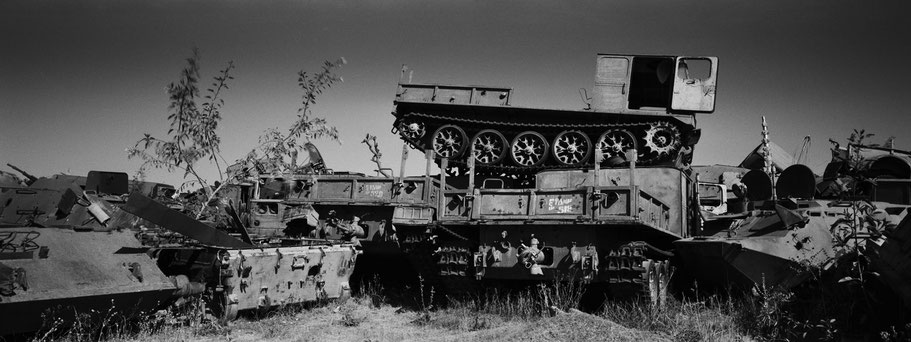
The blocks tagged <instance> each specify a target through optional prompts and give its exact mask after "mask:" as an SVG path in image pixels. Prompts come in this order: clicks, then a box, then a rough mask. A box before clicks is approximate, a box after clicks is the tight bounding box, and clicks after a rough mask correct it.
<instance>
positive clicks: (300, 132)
mask: <svg viewBox="0 0 911 342" xmlns="http://www.w3.org/2000/svg"><path fill="white" fill-rule="evenodd" d="M345 63H346V61H345V58H339V59H338V60H336V61H334V62H330V61H325V62H324V63H323V66H322V70H320V71H319V72H317V73H315V74H313V73H307V72H306V71H303V70H302V71H299V72H298V77H297V84H298V86H300V87H301V89H302V90H303V91H304V94H303V96H302V97H301V99H302V100H301V106H300V108H298V110H297V119H296V120H295V121H294V122H293V123H292V125H291V126H290V127H289V128H288V130H287V132H283V131H284V130H282V129H280V128H278V127H275V128H270V129H268V130H266V131H265V132H264V133H263V135H261V136H260V138H259V143H260V145H259V146H258V147H257V148H255V149H253V150H252V151H250V153H248V154H247V156H246V158H244V160H241V161H240V162H242V163H243V164H245V165H248V166H252V168H253V169H255V170H256V171H257V172H258V173H285V172H291V173H299V172H321V171H322V170H324V168H323V167H322V165H314V164H313V163H309V164H307V165H299V164H298V157H299V156H300V155H301V154H303V153H311V151H313V150H315V147H314V146H313V144H312V140H314V139H319V138H329V139H330V140H332V141H335V142H338V143H341V140H340V139H339V136H338V129H336V128H335V127H334V126H331V125H329V124H328V123H327V121H326V119H324V118H320V117H316V116H314V115H313V109H312V107H313V106H314V105H316V98H317V96H318V95H320V94H322V93H323V92H324V91H326V90H327V89H329V88H330V87H332V85H333V84H335V83H336V82H343V81H344V80H343V79H342V77H341V76H338V75H337V74H336V73H335V71H336V70H337V69H339V68H341V66H342V65H344V64H345ZM311 162H312V160H311Z"/></svg>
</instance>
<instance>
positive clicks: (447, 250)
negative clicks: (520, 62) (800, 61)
mask: <svg viewBox="0 0 911 342" xmlns="http://www.w3.org/2000/svg"><path fill="white" fill-rule="evenodd" d="M596 65H597V67H596V74H595V86H594V99H593V102H592V103H591V104H589V105H588V108H585V109H582V110H558V109H540V108H523V107H514V106H512V92H511V90H510V89H508V88H495V87H479V86H450V85H441V84H414V83H401V84H399V86H398V91H397V94H396V99H395V111H394V112H393V115H394V116H395V117H396V121H395V123H394V128H393V130H394V131H395V132H398V134H399V135H400V136H401V138H402V139H403V140H404V141H405V142H406V143H408V144H409V145H411V146H412V147H414V148H416V149H420V150H426V151H428V153H430V154H432V157H433V158H434V160H435V162H436V164H437V165H439V166H440V168H441V170H442V172H441V175H440V177H439V184H440V187H441V188H440V195H439V196H438V197H436V198H432V199H431V200H433V201H432V202H431V203H430V204H431V205H433V207H434V209H435V219H434V221H433V222H432V223H431V224H430V226H429V229H427V228H425V227H404V228H399V229H398V235H399V240H400V242H401V243H402V248H403V249H404V250H405V251H406V253H408V255H409V257H411V258H412V259H413V261H414V262H415V263H416V265H418V266H419V268H420V269H421V271H422V273H424V274H425V276H427V277H428V278H434V279H437V280H438V281H439V283H440V284H442V285H443V286H449V289H450V290H458V289H459V288H464V285H469V286H470V285H472V284H477V283H478V280H496V281H522V280H541V279H554V278H556V277H558V276H573V277H576V278H578V279H582V280H584V281H586V282H589V283H597V284H605V285H609V286H608V287H609V288H611V289H621V290H622V289H623V288H630V289H633V290H634V291H635V290H641V289H646V288H649V287H651V288H654V287H656V286H658V284H654V283H655V282H656V280H661V281H662V282H666V281H667V278H668V277H669V273H670V270H669V268H668V264H667V260H668V259H669V258H670V256H671V255H672V253H671V252H670V249H671V248H672V244H671V243H672V242H673V241H675V240H678V239H681V238H685V237H688V236H690V235H691V234H692V232H693V230H694V229H695V228H696V225H697V224H698V221H696V220H695V216H694V215H693V213H694V210H693V208H694V206H695V205H696V201H695V200H694V198H695V182H694V180H693V179H692V177H691V176H690V170H689V162H690V158H691V154H692V151H693V148H694V145H695V144H696V142H697V141H698V137H699V131H698V129H696V127H695V114H697V113H711V112H712V111H713V110H714V98H715V81H716V79H717V74H716V72H717V59H716V58H715V57H672V56H628V55H606V54H602V55H598V56H597V59H596ZM697 70H698V71H697ZM650 274H651V275H656V274H660V275H661V277H650V276H649V275H650ZM658 278H661V279H658ZM645 285H649V286H645ZM661 287H665V286H661ZM665 288H666V287H665ZM624 292H625V291H624Z"/></svg>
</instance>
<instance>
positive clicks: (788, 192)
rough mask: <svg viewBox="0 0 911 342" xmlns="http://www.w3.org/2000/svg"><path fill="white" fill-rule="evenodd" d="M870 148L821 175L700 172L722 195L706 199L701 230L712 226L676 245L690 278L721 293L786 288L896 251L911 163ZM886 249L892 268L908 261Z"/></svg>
mask: <svg viewBox="0 0 911 342" xmlns="http://www.w3.org/2000/svg"><path fill="white" fill-rule="evenodd" d="M874 149H876V150H880V149H878V148H874ZM867 152H870V148H868V147H861V146H853V145H852V146H850V147H849V148H848V149H846V150H839V149H837V148H836V149H835V150H833V157H834V158H833V160H832V162H830V163H829V165H828V167H827V168H826V170H827V171H826V173H825V174H824V175H823V177H817V176H816V175H814V174H813V172H812V171H811V170H810V169H809V168H808V167H806V166H804V165H801V164H794V165H792V166H789V167H787V168H785V169H784V170H781V171H780V173H778V172H776V173H773V175H774V176H775V181H774V182H773V180H772V178H771V177H769V175H768V173H766V171H763V170H758V169H757V170H745V169H743V168H740V169H739V170H741V171H740V172H737V171H736V170H737V168H732V167H722V168H726V169H725V170H724V171H722V172H720V173H719V172H718V171H719V169H720V168H719V167H704V168H701V170H702V171H703V174H702V175H704V176H705V175H708V177H705V178H700V180H703V181H705V182H704V183H701V184H704V185H702V186H701V187H700V189H705V188H715V189H721V190H717V191H716V192H718V193H723V194H725V195H724V196H723V200H722V201H714V200H711V199H710V197H713V196H703V194H704V193H700V200H703V199H705V201H704V202H703V203H701V204H703V205H702V206H701V208H702V210H701V217H702V220H703V221H704V222H705V224H704V227H713V228H710V229H706V230H704V231H703V232H702V234H701V236H696V237H692V238H688V239H684V240H680V241H676V242H675V243H674V246H675V247H676V251H677V254H678V255H679V257H680V259H681V260H682V263H683V265H684V266H685V268H686V273H687V274H689V275H692V276H693V277H695V280H696V281H697V282H698V283H699V284H705V285H712V286H716V287H726V286H730V285H732V284H733V285H735V286H739V287H741V288H745V289H750V288H753V287H754V286H765V287H769V288H773V287H780V288H785V289H789V288H794V287H796V286H798V285H800V284H802V283H804V282H805V281H806V280H807V279H809V278H810V276H811V275H813V274H819V272H829V270H835V269H837V268H839V267H840V264H842V263H844V260H846V259H848V258H854V257H855V256H856V255H857V253H858V252H860V253H861V254H864V253H866V252H865V251H867V250H873V251H877V250H881V249H882V246H883V243H884V242H886V244H885V245H886V246H894V245H895V244H896V243H897V242H896V241H893V240H890V235H891V234H893V232H894V231H895V230H896V228H895V227H896V226H897V225H898V223H899V222H903V220H906V217H907V213H908V208H909V207H911V201H909V198H908V194H909V193H911V166H909V165H911V164H909V163H908V160H911V159H909V158H907V155H903V154H902V153H898V152H896V151H895V150H892V151H883V150H880V151H879V152H880V153H867ZM899 152H900V151H899ZM769 169H772V170H774V169H777V168H769ZM719 174H722V176H721V177H720V178H717V176H718V175H719ZM725 178H727V181H725ZM729 192H732V193H733V196H731V195H729V194H728V193H729ZM720 202H726V203H725V204H726V206H725V207H723V208H722V207H720V206H716V204H718V203H720ZM900 235H901V234H900V233H899V234H898V235H897V236H900ZM900 239H901V238H898V240H900ZM890 241H891V242H890ZM885 250H889V251H891V252H887V254H889V253H891V255H892V257H889V258H886V259H888V260H891V261H892V262H894V261H895V260H901V259H902V258H904V259H908V256H907V255H902V254H901V253H897V250H895V249H894V247H887V248H886V249H885ZM849 263H850V262H849ZM853 264H855V265H856V263H853ZM839 272H841V271H839ZM899 283H907V281H902V282H899Z"/></svg>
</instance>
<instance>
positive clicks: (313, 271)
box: [223, 245, 358, 310]
mask: <svg viewBox="0 0 911 342" xmlns="http://www.w3.org/2000/svg"><path fill="white" fill-rule="evenodd" d="M227 254H228V258H227V260H226V261H225V262H224V263H225V265H224V266H223V267H226V268H227V269H228V270H231V272H229V273H228V274H231V275H233V276H231V277H228V278H227V279H226V280H225V294H226V295H227V296H228V301H229V304H233V305H236V310H247V309H257V308H267V307H272V306H276V305H285V304H294V303H303V302H313V301H316V300H319V299H328V298H339V297H341V296H343V295H345V294H346V292H347V291H349V285H348V279H349V277H350V276H351V272H352V271H353V269H354V263H355V260H356V258H357V254H358V252H357V251H356V250H355V249H354V247H352V246H350V245H345V246H318V247H317V246H304V247H281V248H266V249H242V250H229V251H227Z"/></svg>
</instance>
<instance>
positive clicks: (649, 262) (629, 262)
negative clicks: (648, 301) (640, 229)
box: [604, 241, 673, 299]
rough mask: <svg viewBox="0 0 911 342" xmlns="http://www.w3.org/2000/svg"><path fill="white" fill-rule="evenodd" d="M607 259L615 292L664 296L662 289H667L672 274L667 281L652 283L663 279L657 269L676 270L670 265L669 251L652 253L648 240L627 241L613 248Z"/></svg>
mask: <svg viewBox="0 0 911 342" xmlns="http://www.w3.org/2000/svg"><path fill="white" fill-rule="evenodd" d="M604 259H605V261H607V268H606V271H607V277H608V287H609V288H610V289H611V290H612V292H614V295H618V296H629V295H638V296H642V297H646V298H650V297H651V298H653V299H654V297H656V296H660V292H664V293H665V294H666V293H667V284H668V283H669V279H670V276H671V275H670V274H668V275H667V276H666V279H665V280H664V283H663V284H658V283H656V284H652V281H653V280H654V281H655V282H660V279H658V278H659V277H658V276H657V273H658V272H662V273H668V272H670V273H673V267H672V266H670V262H669V260H668V259H669V258H668V256H667V255H660V254H656V253H652V251H651V249H650V248H649V246H648V245H647V244H646V243H644V242H638V241H637V242H631V243H628V244H625V245H623V246H620V248H618V249H614V250H611V251H609V252H608V255H607V256H606V257H605V258H604ZM661 268H663V269H661ZM653 287H655V288H654V289H653ZM654 291H658V292H659V293H654Z"/></svg>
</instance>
